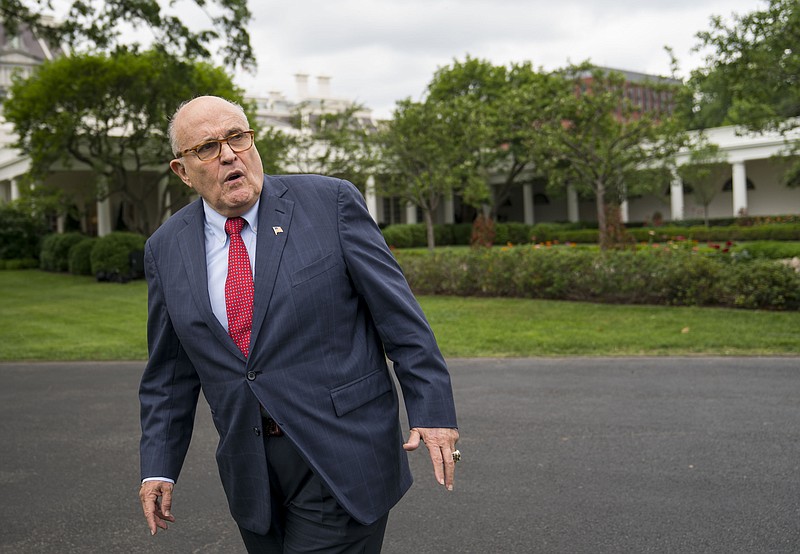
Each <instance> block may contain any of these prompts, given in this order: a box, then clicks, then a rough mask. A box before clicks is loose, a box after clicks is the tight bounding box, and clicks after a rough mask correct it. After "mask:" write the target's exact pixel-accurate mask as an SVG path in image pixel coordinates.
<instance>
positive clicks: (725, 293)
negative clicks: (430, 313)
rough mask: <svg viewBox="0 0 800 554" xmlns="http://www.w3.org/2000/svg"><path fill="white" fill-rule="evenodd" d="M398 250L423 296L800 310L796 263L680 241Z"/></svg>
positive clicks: (409, 274)
mask: <svg viewBox="0 0 800 554" xmlns="http://www.w3.org/2000/svg"><path fill="white" fill-rule="evenodd" d="M689 244H693V243H689ZM395 256H396V257H397V259H398V262H399V263H400V265H401V266H402V268H403V272H404V273H405V275H406V278H407V279H408V282H409V284H410V285H411V287H412V289H413V290H414V291H415V292H416V293H419V294H443V295H454V296H505V297H523V298H542V299H552V300H578V301H588V302H608V303H620V304H623V303H624V304H662V305H682V306H725V307H740V308H761V309H778V310H781V309H798V308H800V273H797V272H795V271H794V270H793V269H792V268H790V267H787V266H785V265H783V264H781V263H780V262H775V261H771V260H754V259H742V258H734V257H732V256H731V255H728V254H725V255H723V254H720V253H717V252H714V253H704V252H695V251H693V250H692V249H691V248H684V247H681V246H679V245H672V246H669V247H666V248H664V247H662V248H658V249H656V248H653V249H647V250H639V251H634V250H610V251H600V250H590V249H581V248H575V247H556V248H536V247H531V246H525V247H502V248H481V249H459V250H452V249H451V250H445V251H437V252H434V253H428V252H422V253H421V252H414V253H411V252H409V253H405V252H403V251H396V252H395Z"/></svg>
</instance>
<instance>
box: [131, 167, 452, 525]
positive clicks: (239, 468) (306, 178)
mask: <svg viewBox="0 0 800 554" xmlns="http://www.w3.org/2000/svg"><path fill="white" fill-rule="evenodd" d="M204 220H205V218H204V215H203V208H202V202H201V201H199V200H198V201H197V202H194V203H192V204H190V205H189V206H187V207H185V208H183V209H182V210H180V211H179V212H177V213H176V214H175V215H174V216H172V217H171V218H170V219H169V220H168V221H167V222H166V223H164V225H162V226H161V227H160V228H159V229H158V230H157V231H156V232H155V233H154V234H153V236H152V237H151V238H150V239H149V240H148V242H147V245H146V247H145V271H146V275H147V280H148V343H149V354H150V357H149V361H148V363H147V366H146V369H145V371H144V375H143V377H142V381H141V387H140V401H141V424H142V439H141V472H142V477H143V478H144V477H155V476H159V477H169V478H172V479H175V480H177V478H178V475H179V473H180V470H181V466H182V464H183V461H184V458H185V456H186V451H187V448H188V446H189V441H190V439H191V434H192V427H193V423H194V416H195V408H196V405H197V398H198V394H199V391H200V390H201V388H202V390H203V394H204V395H205V397H206V399H207V400H208V404H209V406H210V408H211V414H212V419H213V421H214V425H215V426H216V428H217V431H218V432H219V437H220V440H219V446H218V448H217V454H216V458H217V463H218V466H219V473H220V477H221V480H222V484H223V487H224V489H225V493H226V495H227V498H228V503H229V506H230V510H231V513H232V515H233V517H234V519H235V520H236V522H237V523H238V524H239V525H241V526H242V527H244V528H246V529H250V530H252V531H254V532H256V533H266V532H267V530H268V528H269V521H270V500H269V477H268V474H267V464H266V458H265V453H264V441H263V438H262V437H261V436H260V429H261V426H262V422H261V416H260V409H259V403H261V404H262V405H263V406H265V407H266V408H267V410H268V411H269V412H270V414H271V415H272V417H273V418H274V419H275V420H276V421H277V422H278V424H279V425H280V426H281V427H282V428H283V430H284V432H285V439H286V440H290V441H292V442H293V443H294V444H295V446H296V447H297V449H298V450H299V452H300V453H301V454H302V456H303V457H304V458H305V460H306V461H307V462H308V464H309V465H310V466H311V467H312V468H313V470H314V471H315V472H316V473H317V474H319V475H320V476H321V477H322V479H323V480H324V481H325V483H326V484H327V485H328V487H329V488H330V490H331V491H332V493H333V494H334V496H335V497H336V498H337V500H338V501H339V503H340V504H341V505H342V506H343V507H344V508H345V509H346V510H347V511H348V512H349V513H350V514H351V515H352V516H353V517H354V518H355V519H357V520H358V521H361V522H362V523H371V522H373V521H375V520H376V519H378V518H379V517H381V516H383V515H384V514H385V513H386V512H387V511H388V510H389V509H390V508H391V507H392V506H393V505H394V504H395V503H396V502H397V501H398V500H399V499H400V497H401V496H402V495H403V494H404V493H405V491H406V490H407V489H408V488H409V486H410V485H411V474H410V471H409V467H408V460H407V457H406V454H405V452H404V451H403V449H402V442H403V435H402V430H401V429H400V424H399V419H398V408H399V406H398V396H397V391H396V390H395V386H394V382H393V380H392V378H391V376H390V372H389V368H388V366H387V363H386V358H387V357H388V358H389V359H390V360H391V361H392V362H393V365H394V372H395V375H396V377H397V381H398V382H399V383H400V386H401V388H402V391H403V398H404V401H405V405H406V410H407V413H408V416H409V423H410V425H411V426H412V427H456V416H455V408H454V403H453V396H452V390H451V386H450V378H449V375H448V372H447V369H446V365H445V362H444V360H443V358H442V356H441V353H440V352H439V349H438V347H437V345H436V342H435V339H434V336H433V333H432V332H431V330H430V327H429V325H428V323H427V321H426V319H425V317H424V315H423V313H422V311H421V310H420V307H419V305H418V303H417V301H416V299H415V298H414V296H413V295H412V293H411V291H410V290H409V288H408V285H407V283H406V280H405V278H404V276H403V274H402V272H401V270H400V268H399V267H398V265H397V263H396V262H395V259H394V257H393V256H392V254H391V252H390V251H389V249H388V248H387V247H386V243H385V241H384V239H383V236H382V235H381V233H380V231H379V229H378V227H377V226H376V225H375V223H374V221H373V220H372V218H371V217H370V215H369V213H368V212H367V209H366V206H365V204H364V200H363V197H362V196H361V194H360V193H359V192H358V190H357V189H356V188H355V187H354V186H353V185H352V184H350V183H348V182H346V181H342V180H338V179H332V178H327V177H321V176H310V175H299V176H281V177H272V176H268V177H265V179H264V188H263V190H262V194H261V203H260V205H259V212H258V239H257V247H256V262H255V263H256V270H255V303H254V309H253V328H252V334H251V339H250V357H249V358H248V359H245V358H244V356H243V355H242V353H241V352H240V351H239V349H238V348H237V347H236V345H235V344H234V342H233V340H232V339H231V338H230V337H229V336H228V334H227V332H226V331H225V329H224V328H223V327H222V325H221V324H220V323H219V321H218V320H217V318H216V317H215V316H214V313H213V312H212V310H211V303H210V301H209V296H208V282H207V281H208V278H207V271H206V260H205V237H204Z"/></svg>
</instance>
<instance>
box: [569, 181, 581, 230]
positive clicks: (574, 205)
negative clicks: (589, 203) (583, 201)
mask: <svg viewBox="0 0 800 554" xmlns="http://www.w3.org/2000/svg"><path fill="white" fill-rule="evenodd" d="M567 219H569V220H570V221H571V222H572V223H575V222H577V221H579V220H580V212H579V210H578V191H576V190H575V187H574V186H572V185H567Z"/></svg>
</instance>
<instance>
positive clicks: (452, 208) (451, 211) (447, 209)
mask: <svg viewBox="0 0 800 554" xmlns="http://www.w3.org/2000/svg"><path fill="white" fill-rule="evenodd" d="M455 212H456V203H455V201H454V200H453V193H452V191H451V192H449V193H447V196H445V198H444V222H445V223H455V222H456V213H455Z"/></svg>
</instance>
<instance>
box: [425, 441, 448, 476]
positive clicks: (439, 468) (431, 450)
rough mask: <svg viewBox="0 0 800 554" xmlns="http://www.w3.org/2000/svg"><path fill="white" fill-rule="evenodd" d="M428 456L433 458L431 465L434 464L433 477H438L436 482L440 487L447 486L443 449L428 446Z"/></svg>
mask: <svg viewBox="0 0 800 554" xmlns="http://www.w3.org/2000/svg"><path fill="white" fill-rule="evenodd" d="M428 454H430V457H431V463H432V464H433V476H434V477H436V482H437V483H439V484H440V485H444V484H445V473H444V459H443V458H442V449H441V447H439V446H437V445H433V444H432V445H429V446H428Z"/></svg>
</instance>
